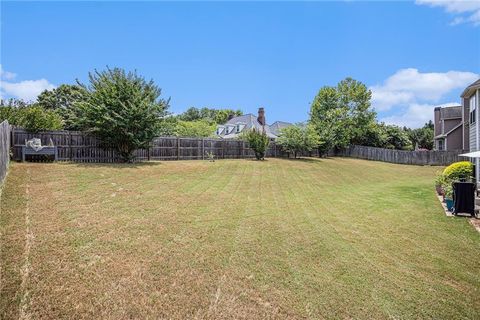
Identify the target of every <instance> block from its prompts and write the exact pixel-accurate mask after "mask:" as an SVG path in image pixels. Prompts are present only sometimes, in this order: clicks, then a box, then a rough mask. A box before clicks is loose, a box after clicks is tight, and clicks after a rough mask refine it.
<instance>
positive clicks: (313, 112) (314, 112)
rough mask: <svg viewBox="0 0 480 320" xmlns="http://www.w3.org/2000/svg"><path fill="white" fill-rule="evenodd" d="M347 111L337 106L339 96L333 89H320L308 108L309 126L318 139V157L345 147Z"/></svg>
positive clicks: (346, 140) (347, 139) (348, 137)
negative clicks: (315, 132) (313, 129)
mask: <svg viewBox="0 0 480 320" xmlns="http://www.w3.org/2000/svg"><path fill="white" fill-rule="evenodd" d="M348 120H349V119H348V110H347V109H346V108H345V107H344V106H341V105H340V104H339V94H338V92H337V90H336V88H334V87H328V86H325V87H323V88H321V89H320V91H319V92H318V94H317V95H316V97H315V99H314V100H313V102H312V105H311V108H310V124H311V125H312V126H313V127H314V128H315V130H316V131H317V133H318V135H319V137H320V141H321V142H320V144H319V146H318V151H319V155H320V156H322V155H325V154H326V153H327V152H328V151H329V150H331V149H333V148H334V147H346V146H347V145H348V144H349V141H350V135H349V130H348Z"/></svg>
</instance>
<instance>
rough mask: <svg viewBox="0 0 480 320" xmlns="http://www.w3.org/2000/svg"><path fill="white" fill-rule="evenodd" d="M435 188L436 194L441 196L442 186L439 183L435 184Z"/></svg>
mask: <svg viewBox="0 0 480 320" xmlns="http://www.w3.org/2000/svg"><path fill="white" fill-rule="evenodd" d="M435 190H436V191H437V194H438V195H439V196H441V195H442V194H443V188H442V186H441V185H439V186H435Z"/></svg>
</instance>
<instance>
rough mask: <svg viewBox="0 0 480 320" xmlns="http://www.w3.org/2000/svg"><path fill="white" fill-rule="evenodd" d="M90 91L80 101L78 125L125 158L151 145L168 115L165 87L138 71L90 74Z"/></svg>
mask: <svg viewBox="0 0 480 320" xmlns="http://www.w3.org/2000/svg"><path fill="white" fill-rule="evenodd" d="M89 81H90V84H89V86H86V85H83V84H80V85H81V86H82V88H84V90H85V91H87V92H88V94H87V96H86V100H85V101H81V102H79V103H78V104H77V105H78V111H79V113H78V115H77V118H76V121H75V122H76V124H77V125H78V126H79V127H80V128H82V129H84V130H86V131H88V132H91V133H92V134H95V135H97V136H98V137H100V138H101V139H102V141H103V142H104V143H105V144H106V145H108V146H110V147H113V148H114V149H115V150H117V151H118V153H119V155H120V157H121V158H122V159H123V160H124V161H132V160H133V158H134V156H133V152H134V150H135V149H138V148H146V147H148V145H149V143H150V141H151V140H152V139H153V138H154V137H155V136H156V135H157V134H158V132H159V129H160V126H161V124H162V118H164V117H165V116H166V110H167V108H168V103H169V101H168V100H163V99H160V98H159V97H160V94H161V89H160V88H159V87H157V86H156V85H155V84H154V82H153V80H150V81H146V80H145V79H144V78H143V77H141V76H139V75H137V73H136V72H128V73H127V72H125V71H124V70H123V69H119V68H114V69H108V68H107V70H105V71H102V72H98V71H95V72H93V73H90V74H89Z"/></svg>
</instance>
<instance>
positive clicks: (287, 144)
mask: <svg viewBox="0 0 480 320" xmlns="http://www.w3.org/2000/svg"><path fill="white" fill-rule="evenodd" d="M277 143H278V144H279V145H281V146H282V148H283V149H284V150H285V151H287V152H291V153H293V154H294V156H295V158H296V157H297V153H298V152H302V151H312V149H314V148H317V147H318V146H319V145H320V137H319V135H318V133H317V132H316V130H315V128H314V127H313V126H312V125H302V124H298V125H293V126H288V127H286V128H283V129H282V130H281V131H280V136H279V137H278V139H277Z"/></svg>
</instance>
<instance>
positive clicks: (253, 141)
mask: <svg viewBox="0 0 480 320" xmlns="http://www.w3.org/2000/svg"><path fill="white" fill-rule="evenodd" d="M242 139H243V140H245V141H246V142H248V145H249V146H250V148H252V149H253V152H255V158H257V160H263V159H264V158H265V151H267V147H268V143H269V139H268V137H267V135H266V134H265V132H260V131H259V130H256V129H255V128H253V129H252V130H248V131H246V132H244V133H242Z"/></svg>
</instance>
